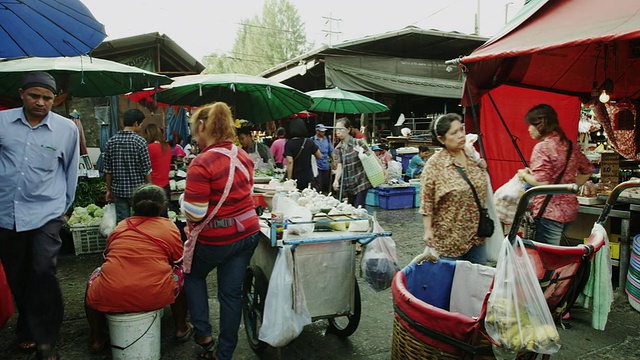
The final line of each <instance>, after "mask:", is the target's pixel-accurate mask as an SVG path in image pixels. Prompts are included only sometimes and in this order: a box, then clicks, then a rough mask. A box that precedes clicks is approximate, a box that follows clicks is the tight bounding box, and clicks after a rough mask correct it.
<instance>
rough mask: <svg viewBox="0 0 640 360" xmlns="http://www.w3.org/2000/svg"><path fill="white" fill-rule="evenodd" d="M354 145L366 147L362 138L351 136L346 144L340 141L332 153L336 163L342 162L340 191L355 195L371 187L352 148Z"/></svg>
mask: <svg viewBox="0 0 640 360" xmlns="http://www.w3.org/2000/svg"><path fill="white" fill-rule="evenodd" d="M356 145H360V146H362V147H363V148H364V149H365V150H367V149H368V146H367V144H365V142H364V141H363V140H362V139H355V138H353V137H352V138H350V139H349V140H348V141H347V143H346V145H345V144H344V143H342V142H340V143H339V144H338V145H337V146H336V149H335V152H334V153H333V159H334V161H335V162H336V164H342V180H341V181H343V183H342V192H343V193H344V194H345V195H347V196H351V195H355V194H357V193H359V192H360V191H364V190H367V189H368V188H370V187H371V183H370V182H369V179H368V178H367V173H365V172H364V167H363V166H362V162H361V161H360V158H359V157H358V152H357V151H356V150H355V149H354V147H355V146H356Z"/></svg>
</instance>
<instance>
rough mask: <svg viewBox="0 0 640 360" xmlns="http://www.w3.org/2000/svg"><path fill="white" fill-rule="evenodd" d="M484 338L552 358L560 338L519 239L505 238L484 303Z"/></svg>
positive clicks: (500, 344)
mask: <svg viewBox="0 0 640 360" xmlns="http://www.w3.org/2000/svg"><path fill="white" fill-rule="evenodd" d="M484 325H485V328H486V330H487V334H489V336H490V337H491V339H493V340H494V341H495V342H496V343H497V344H498V345H499V346H500V347H501V348H502V349H504V350H511V351H515V352H517V351H523V350H526V351H533V352H537V353H541V354H553V353H555V352H557V351H558V349H560V344H559V343H558V341H559V339H560V336H559V334H558V330H557V329H556V326H555V324H554V322H553V318H552V317H551V312H550V311H549V306H548V305H547V301H546V300H545V298H544V295H543V293H542V289H541V288H540V284H539V283H538V278H537V277H536V273H535V270H534V269H533V265H532V264H531V260H530V259H529V256H528V255H527V252H526V249H525V247H524V244H523V242H522V239H521V238H520V237H516V242H515V245H514V246H511V242H510V241H509V238H505V239H504V242H503V243H502V248H501V249H500V257H499V258H498V264H497V266H496V271H495V275H494V281H493V290H492V291H491V295H489V299H488V300H487V313H486V316H485V320H484Z"/></svg>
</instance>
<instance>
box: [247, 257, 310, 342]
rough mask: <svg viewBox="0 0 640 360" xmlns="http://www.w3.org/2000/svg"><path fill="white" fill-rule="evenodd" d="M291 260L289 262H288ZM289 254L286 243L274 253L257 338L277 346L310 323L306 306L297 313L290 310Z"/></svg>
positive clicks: (290, 258) (291, 304)
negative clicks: (274, 259) (276, 253)
mask: <svg viewBox="0 0 640 360" xmlns="http://www.w3.org/2000/svg"><path fill="white" fill-rule="evenodd" d="M289 263H291V265H289ZM292 267H293V257H292V254H291V249H290V248H289V247H288V246H286V247H284V248H281V249H280V251H279V252H278V257H277V258H276V262H275V264H274V265H273V272H272V273H271V278H270V279H269V288H268V290H267V298H266V299H265V303H264V318H263V321H262V326H261V327H260V333H259V335H258V338H259V339H260V340H262V341H264V342H266V343H267V344H269V345H271V346H273V347H281V346H285V345H287V344H288V343H290V342H291V341H292V340H294V339H295V338H297V337H298V335H300V333H301V332H302V329H303V328H304V326H305V325H308V324H311V315H310V314H309V310H307V309H306V306H302V309H301V311H300V312H299V313H296V311H295V310H294V309H293V295H292V293H293V291H292V286H293V276H292V274H291V268H292Z"/></svg>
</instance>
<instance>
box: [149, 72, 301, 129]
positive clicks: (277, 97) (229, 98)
mask: <svg viewBox="0 0 640 360" xmlns="http://www.w3.org/2000/svg"><path fill="white" fill-rule="evenodd" d="M173 80H175V81H174V82H173V84H171V85H170V86H166V87H164V89H163V90H161V91H159V92H158V93H157V100H158V101H159V102H161V103H165V104H171V105H183V106H200V105H204V104H208V103H211V102H214V101H224V102H226V103H227V104H228V105H229V106H230V107H232V108H233V112H234V116H235V117H236V118H238V119H245V120H248V121H251V122H252V123H254V124H260V123H265V122H268V121H271V120H276V119H280V118H283V117H286V116H289V115H291V114H295V113H297V112H299V111H302V110H307V109H308V108H309V106H311V103H312V101H311V98H310V97H309V96H308V95H305V94H304V93H303V92H301V91H298V90H296V89H294V88H292V87H289V86H287V85H284V84H280V83H277V82H275V81H272V80H268V79H265V78H263V77H259V76H251V75H243V74H211V75H187V76H180V77H176V78H173Z"/></svg>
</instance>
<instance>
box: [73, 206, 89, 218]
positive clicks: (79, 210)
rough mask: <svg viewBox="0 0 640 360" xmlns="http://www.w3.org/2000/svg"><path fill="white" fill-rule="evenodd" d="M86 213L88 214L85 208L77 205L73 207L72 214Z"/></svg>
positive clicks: (80, 214)
mask: <svg viewBox="0 0 640 360" xmlns="http://www.w3.org/2000/svg"><path fill="white" fill-rule="evenodd" d="M88 214H89V211H88V210H87V208H83V207H80V206H78V207H77V208H74V209H73V215H77V216H82V215H88Z"/></svg>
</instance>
